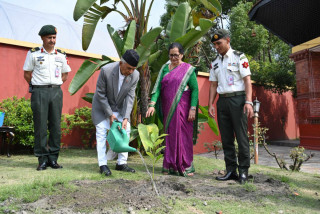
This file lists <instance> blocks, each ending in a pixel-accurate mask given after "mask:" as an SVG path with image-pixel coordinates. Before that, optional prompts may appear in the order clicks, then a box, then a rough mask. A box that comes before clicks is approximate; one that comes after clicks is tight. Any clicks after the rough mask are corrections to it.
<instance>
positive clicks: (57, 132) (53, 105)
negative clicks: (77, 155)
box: [31, 87, 63, 164]
mask: <svg viewBox="0 0 320 214" xmlns="http://www.w3.org/2000/svg"><path fill="white" fill-rule="evenodd" d="M62 100H63V94H62V90H61V88H60V87H57V88H33V90H32V95H31V108H32V112H33V122H34V154H35V156H36V157H38V160H39V164H41V163H43V162H47V161H48V160H49V161H57V160H58V156H59V151H60V141H61V128H60V123H61V112H62ZM48 130H49V140H48V139H47V135H48Z"/></svg>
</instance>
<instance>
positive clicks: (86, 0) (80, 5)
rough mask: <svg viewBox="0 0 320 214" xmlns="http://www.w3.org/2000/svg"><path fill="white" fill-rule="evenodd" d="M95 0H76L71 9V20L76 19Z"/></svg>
mask: <svg viewBox="0 0 320 214" xmlns="http://www.w3.org/2000/svg"><path fill="white" fill-rule="evenodd" d="M96 1H97V0H78V1H77V3H76V6H75V7H74V10H73V20H75V21H78V20H79V19H80V18H81V17H82V16H83V15H84V14H85V13H86V12H87V11H88V10H89V9H90V8H91V6H92V5H93V4H94V3H95V2H96Z"/></svg>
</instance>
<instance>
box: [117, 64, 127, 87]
mask: <svg viewBox="0 0 320 214" xmlns="http://www.w3.org/2000/svg"><path fill="white" fill-rule="evenodd" d="M125 77H126V76H124V75H122V74H121V71H120V66H119V82H118V93H119V92H120V89H121V86H122V83H123V80H124V78H125Z"/></svg>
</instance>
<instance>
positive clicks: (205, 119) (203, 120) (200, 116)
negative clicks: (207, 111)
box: [198, 113, 208, 123]
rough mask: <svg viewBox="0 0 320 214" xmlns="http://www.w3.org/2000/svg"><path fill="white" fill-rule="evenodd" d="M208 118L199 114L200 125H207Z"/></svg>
mask: <svg viewBox="0 0 320 214" xmlns="http://www.w3.org/2000/svg"><path fill="white" fill-rule="evenodd" d="M207 122H208V117H207V116H206V115H204V114H201V113H198V123H207Z"/></svg>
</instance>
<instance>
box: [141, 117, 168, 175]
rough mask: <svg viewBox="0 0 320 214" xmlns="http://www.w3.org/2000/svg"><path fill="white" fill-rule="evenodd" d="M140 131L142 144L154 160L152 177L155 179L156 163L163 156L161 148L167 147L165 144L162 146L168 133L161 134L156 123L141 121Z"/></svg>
mask: <svg viewBox="0 0 320 214" xmlns="http://www.w3.org/2000/svg"><path fill="white" fill-rule="evenodd" d="M138 132H139V137H140V139H141V142H142V145H143V147H144V149H145V151H146V153H147V155H148V156H149V157H150V158H151V160H152V179H154V167H155V164H156V163H157V162H158V160H160V158H162V157H163V154H161V150H162V149H164V148H165V146H161V144H162V142H163V141H164V137H165V136H167V135H168V134H162V135H160V136H159V128H158V126H157V125H156V124H154V123H152V124H149V125H144V124H142V123H140V124H139V125H138Z"/></svg>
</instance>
